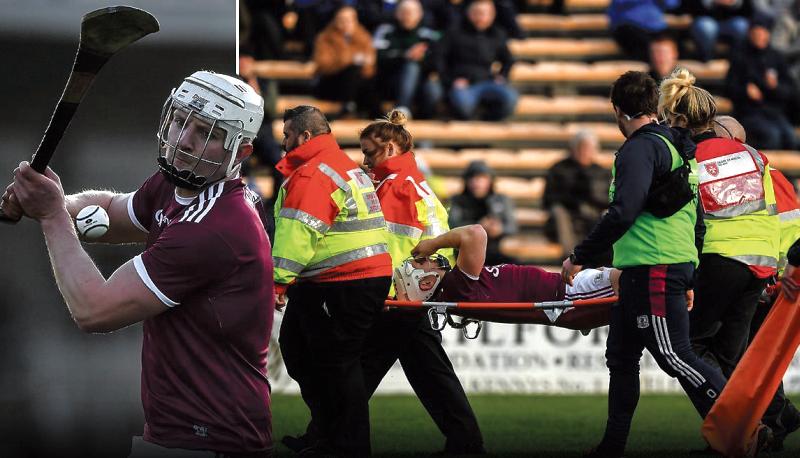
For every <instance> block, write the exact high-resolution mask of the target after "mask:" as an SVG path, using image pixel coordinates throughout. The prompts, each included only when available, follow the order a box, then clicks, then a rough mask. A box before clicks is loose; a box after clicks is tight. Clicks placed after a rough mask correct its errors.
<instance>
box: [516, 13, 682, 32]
mask: <svg viewBox="0 0 800 458" xmlns="http://www.w3.org/2000/svg"><path fill="white" fill-rule="evenodd" d="M665 20H666V22H667V25H668V26H669V27H670V28H671V29H675V30H683V29H686V28H687V27H689V25H690V24H691V23H692V18H691V16H689V15H674V14H667V15H665ZM517 23H519V26H520V28H522V30H525V31H527V32H529V33H530V32H534V33H552V32H556V33H576V32H577V33H580V32H596V33H603V34H608V27H609V26H608V15H606V14H604V13H597V14H570V15H567V16H561V15H557V14H519V15H517Z"/></svg>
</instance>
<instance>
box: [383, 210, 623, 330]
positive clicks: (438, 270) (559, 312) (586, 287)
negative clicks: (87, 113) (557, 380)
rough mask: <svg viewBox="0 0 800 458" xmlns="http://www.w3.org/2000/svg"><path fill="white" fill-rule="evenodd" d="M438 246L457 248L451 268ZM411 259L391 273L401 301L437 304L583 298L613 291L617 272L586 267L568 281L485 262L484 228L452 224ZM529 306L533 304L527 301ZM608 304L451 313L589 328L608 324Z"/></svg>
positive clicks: (525, 268)
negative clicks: (490, 264)
mask: <svg viewBox="0 0 800 458" xmlns="http://www.w3.org/2000/svg"><path fill="white" fill-rule="evenodd" d="M442 248H455V249H456V250H458V257H457V259H456V265H455V267H453V268H451V266H450V265H449V262H448V261H447V259H446V258H445V257H444V256H441V255H439V254H436V251H437V250H440V249H442ZM411 254H412V257H410V258H409V259H407V260H406V261H404V262H403V264H402V265H400V266H399V267H397V268H396V269H395V271H394V284H395V288H396V289H397V298H398V299H399V300H410V301H440V302H528V303H533V302H543V301H562V300H581V299H597V298H603V297H611V296H615V295H616V291H617V290H618V286H619V275H620V271H619V270H617V269H613V268H602V267H601V268H598V269H584V270H582V271H581V272H579V273H578V275H576V276H575V278H574V280H573V284H572V285H567V284H565V283H564V281H563V280H562V278H561V274H560V273H553V272H548V271H546V270H544V269H541V268H539V267H535V266H523V265H515V264H500V265H496V266H484V264H483V263H484V260H485V258H486V231H485V230H484V229H483V227H481V226H480V225H477V224H476V225H471V226H463V227H458V228H455V229H453V230H451V231H449V232H446V233H444V234H442V235H440V236H438V237H436V238H432V239H427V240H422V241H420V242H419V244H417V246H416V247H415V248H414V249H413V250H412V253H411ZM531 305H532V304H531ZM610 307H611V305H610V304H604V305H596V306H582V307H572V308H567V309H554V310H541V309H533V307H531V308H530V309H522V310H493V309H491V308H489V307H487V308H486V309H485V310H476V309H471V308H470V309H466V310H459V309H458V308H455V309H452V310H449V312H450V313H452V314H456V315H460V316H463V317H465V318H473V319H478V320H485V321H497V322H501V323H533V324H544V325H551V326H558V327H563V328H569V329H578V330H587V329H592V328H597V327H600V326H605V325H607V324H608V320H609V311H610Z"/></svg>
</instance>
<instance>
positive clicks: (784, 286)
mask: <svg viewBox="0 0 800 458" xmlns="http://www.w3.org/2000/svg"><path fill="white" fill-rule="evenodd" d="M795 269H797V267H795V266H793V265H791V264H787V265H786V270H785V271H784V272H783V278H782V279H781V292H783V295H784V296H786V298H787V299H789V300H790V301H792V302H794V301H796V300H797V292H798V291H800V285H798V284H797V282H796V281H794V278H793V274H794V271H795Z"/></svg>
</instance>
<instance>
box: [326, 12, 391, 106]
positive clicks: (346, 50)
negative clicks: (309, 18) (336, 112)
mask: <svg viewBox="0 0 800 458" xmlns="http://www.w3.org/2000/svg"><path fill="white" fill-rule="evenodd" d="M314 63H315V64H317V73H318V75H319V83H318V85H317V88H316V96H317V97H319V98H320V99H323V100H335V101H338V102H342V112H341V113H340V115H342V116H350V115H353V114H355V111H356V107H357V105H356V100H357V99H358V102H359V103H358V105H359V108H361V109H362V110H367V111H369V112H370V114H374V113H375V112H376V111H377V101H376V100H375V96H374V90H373V89H372V77H373V76H374V75H375V49H374V48H373V47H372V37H371V36H370V35H369V33H368V32H367V30H366V29H364V27H362V26H361V25H360V24H359V23H358V17H357V15H356V10H355V9H354V8H352V7H350V6H345V7H343V8H341V9H339V11H337V12H336V15H335V16H334V17H333V20H332V21H331V23H330V24H328V26H327V27H325V29H323V30H322V32H321V33H320V34H319V36H317V40H316V43H315V45H314Z"/></svg>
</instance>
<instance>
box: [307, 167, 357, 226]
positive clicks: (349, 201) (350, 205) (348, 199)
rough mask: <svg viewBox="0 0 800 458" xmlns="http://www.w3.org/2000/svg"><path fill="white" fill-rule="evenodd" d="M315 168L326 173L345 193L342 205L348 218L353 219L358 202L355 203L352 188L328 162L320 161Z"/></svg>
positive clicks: (355, 216) (355, 215)
mask: <svg viewBox="0 0 800 458" xmlns="http://www.w3.org/2000/svg"><path fill="white" fill-rule="evenodd" d="M317 168H318V169H319V170H320V171H321V172H322V173H324V174H325V175H327V176H328V177H329V178H330V179H331V180H333V182H334V183H335V184H336V186H338V187H339V189H341V190H342V191H344V194H345V200H344V206H345V208H346V209H347V216H348V218H349V219H355V218H357V215H358V204H356V199H355V198H354V197H353V188H351V187H350V185H349V184H347V181H345V179H344V178H342V176H341V175H339V173H338V172H337V171H336V170H333V167H331V166H329V165H328V164H326V163H324V162H321V163H320V164H319V165H318V166H317Z"/></svg>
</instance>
